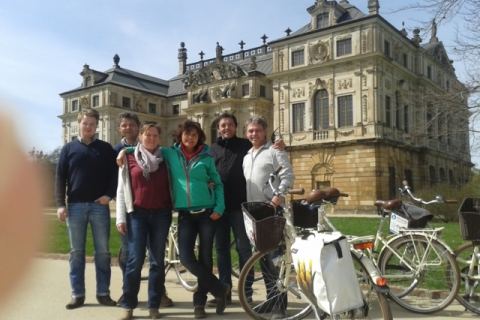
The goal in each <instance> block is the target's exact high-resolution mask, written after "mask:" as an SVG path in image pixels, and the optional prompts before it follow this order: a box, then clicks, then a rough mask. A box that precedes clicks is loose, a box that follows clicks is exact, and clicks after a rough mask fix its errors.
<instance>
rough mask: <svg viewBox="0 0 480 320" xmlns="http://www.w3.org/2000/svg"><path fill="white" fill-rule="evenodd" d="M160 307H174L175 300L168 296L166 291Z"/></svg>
mask: <svg viewBox="0 0 480 320" xmlns="http://www.w3.org/2000/svg"><path fill="white" fill-rule="evenodd" d="M160 307H162V308H168V307H173V301H172V299H170V298H169V297H168V296H167V294H166V293H165V294H164V295H162V297H161V298H160Z"/></svg>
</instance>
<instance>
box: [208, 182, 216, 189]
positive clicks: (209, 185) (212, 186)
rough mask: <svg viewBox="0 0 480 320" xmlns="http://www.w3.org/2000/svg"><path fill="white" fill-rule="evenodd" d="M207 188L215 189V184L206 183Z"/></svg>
mask: <svg viewBox="0 0 480 320" xmlns="http://www.w3.org/2000/svg"><path fill="white" fill-rule="evenodd" d="M208 188H209V189H215V182H213V181H210V182H209V183H208Z"/></svg>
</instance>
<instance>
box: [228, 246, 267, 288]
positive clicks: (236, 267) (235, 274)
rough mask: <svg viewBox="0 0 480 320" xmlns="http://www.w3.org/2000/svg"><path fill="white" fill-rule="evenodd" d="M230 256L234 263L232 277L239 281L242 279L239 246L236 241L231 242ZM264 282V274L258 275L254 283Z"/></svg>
mask: <svg viewBox="0 0 480 320" xmlns="http://www.w3.org/2000/svg"><path fill="white" fill-rule="evenodd" d="M230 254H231V261H232V276H233V277H235V278H236V279H238V278H239V277H240V272H241V268H240V257H239V256H238V251H237V245H236V243H235V239H233V240H232V241H231V242H230ZM258 280H262V274H261V273H260V274H259V275H257V276H256V277H255V278H254V280H253V281H258Z"/></svg>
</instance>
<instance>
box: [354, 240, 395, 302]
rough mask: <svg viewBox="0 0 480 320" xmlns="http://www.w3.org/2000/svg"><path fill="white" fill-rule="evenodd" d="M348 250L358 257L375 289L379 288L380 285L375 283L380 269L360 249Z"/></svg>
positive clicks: (379, 274)
mask: <svg viewBox="0 0 480 320" xmlns="http://www.w3.org/2000/svg"><path fill="white" fill-rule="evenodd" d="M350 252H351V253H352V255H355V256H356V257H357V258H358V260H359V261H360V263H361V264H362V265H363V266H364V267H365V269H366V270H367V271H368V275H369V277H370V279H371V280H372V284H373V285H374V286H375V287H376V288H377V289H380V287H379V286H377V285H376V283H377V279H378V278H380V277H381V276H382V275H381V273H380V270H378V268H377V266H376V265H375V263H374V262H373V261H372V259H370V258H369V257H368V256H367V255H366V254H365V253H364V252H363V251H360V250H356V249H353V248H350ZM383 289H386V290H387V291H388V288H383ZM384 293H385V292H384Z"/></svg>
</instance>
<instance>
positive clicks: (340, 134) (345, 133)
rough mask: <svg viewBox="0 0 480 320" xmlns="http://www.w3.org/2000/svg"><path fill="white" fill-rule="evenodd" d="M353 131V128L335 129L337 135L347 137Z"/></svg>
mask: <svg viewBox="0 0 480 320" xmlns="http://www.w3.org/2000/svg"><path fill="white" fill-rule="evenodd" d="M354 132H355V131H354V130H348V131H340V130H338V131H337V134H338V135H339V136H342V137H348V136H350V135H352V134H353V133H354Z"/></svg>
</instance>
